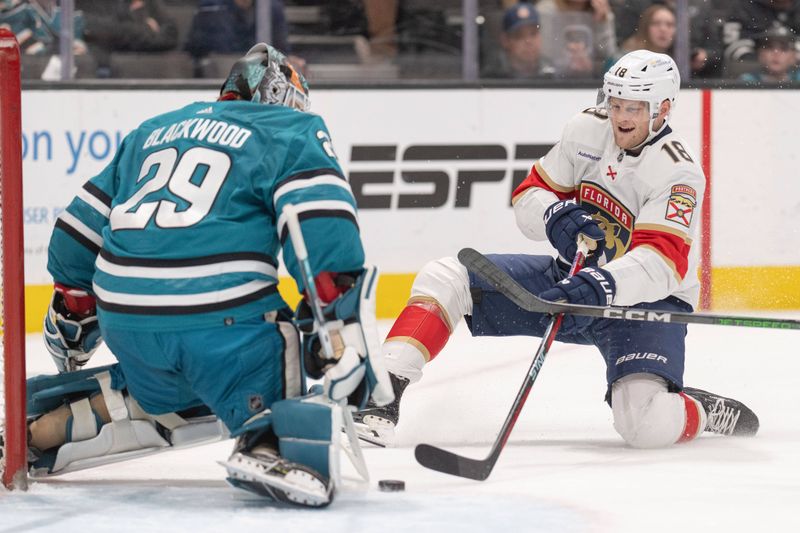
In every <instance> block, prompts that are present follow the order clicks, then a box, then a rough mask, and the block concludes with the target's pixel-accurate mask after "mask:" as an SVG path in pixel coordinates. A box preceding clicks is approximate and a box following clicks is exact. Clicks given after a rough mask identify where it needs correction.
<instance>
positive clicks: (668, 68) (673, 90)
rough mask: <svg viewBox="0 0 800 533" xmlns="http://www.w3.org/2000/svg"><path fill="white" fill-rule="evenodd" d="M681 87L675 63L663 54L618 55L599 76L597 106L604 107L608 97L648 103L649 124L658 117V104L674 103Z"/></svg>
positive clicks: (637, 52)
mask: <svg viewBox="0 0 800 533" xmlns="http://www.w3.org/2000/svg"><path fill="white" fill-rule="evenodd" d="M680 88H681V75H680V73H679V72H678V66H677V65H676V64H675V61H673V59H672V58H671V57H669V56H668V55H666V54H658V53H656V52H651V51H649V50H634V51H633V52H629V53H627V54H625V55H624V56H622V57H621V58H620V59H619V61H617V62H616V63H614V66H612V67H611V69H609V71H608V72H606V74H605V75H604V76H603V88H602V89H601V94H600V95H599V98H598V104H605V105H607V103H608V99H609V98H610V97H612V96H613V97H616V98H623V99H625V100H639V101H644V102H648V103H649V104H650V121H651V131H652V120H653V119H654V118H656V117H657V116H658V110H659V108H660V107H661V102H663V101H664V100H669V101H670V102H671V104H672V107H671V109H675V100H676V99H677V98H678V91H679V90H680Z"/></svg>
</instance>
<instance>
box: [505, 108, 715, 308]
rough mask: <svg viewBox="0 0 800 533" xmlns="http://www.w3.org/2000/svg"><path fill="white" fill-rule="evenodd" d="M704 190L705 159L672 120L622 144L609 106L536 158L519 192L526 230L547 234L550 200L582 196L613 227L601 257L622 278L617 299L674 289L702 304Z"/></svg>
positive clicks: (584, 117)
mask: <svg viewBox="0 0 800 533" xmlns="http://www.w3.org/2000/svg"><path fill="white" fill-rule="evenodd" d="M704 191H705V178H704V175H703V171H702V169H701V168H700V166H699V165H698V163H697V158H696V157H695V156H694V155H693V154H692V153H691V152H690V150H689V148H688V146H687V143H686V142H685V141H684V140H683V139H682V138H681V137H679V136H677V135H676V134H675V133H674V132H673V131H672V129H671V128H670V127H669V126H667V127H665V128H664V129H663V130H662V131H661V132H660V133H659V134H658V135H656V136H655V137H654V138H652V139H651V140H650V141H649V142H647V143H646V144H645V146H644V147H643V148H641V149H640V150H637V151H630V150H622V149H620V148H619V147H618V146H617V145H616V143H615V142H614V134H613V131H612V130H611V127H610V120H609V119H608V118H607V116H606V115H605V113H604V112H602V111H599V110H595V109H588V110H586V111H584V112H583V113H580V114H579V115H577V116H575V117H574V118H573V119H572V120H570V121H569V123H568V124H567V126H566V127H565V128H564V132H563V134H562V137H561V140H560V141H559V142H558V143H557V144H556V145H555V146H553V148H552V149H551V150H550V151H549V152H548V153H547V154H546V155H545V156H544V157H543V158H542V159H540V160H539V161H537V162H536V163H535V164H534V166H533V169H532V170H531V173H530V175H529V176H528V178H527V179H526V180H525V181H524V182H523V183H522V185H520V187H519V188H518V189H517V190H516V191H515V193H514V208H515V213H516V216H517V221H518V224H519V226H520V228H521V229H522V230H523V232H524V233H526V234H527V235H528V236H529V237H531V238H535V239H537V240H541V239H543V238H545V237H544V222H543V221H542V214H543V212H544V210H545V209H546V207H547V206H548V205H549V204H550V203H552V202H554V201H557V200H558V199H562V200H563V199H567V198H574V199H576V200H577V201H578V202H579V203H580V204H581V206H582V207H583V208H584V209H586V210H587V211H589V212H590V213H591V214H592V216H593V217H594V218H595V220H596V221H597V222H598V223H599V225H600V227H601V228H602V229H603V231H604V232H605V234H606V239H605V240H606V244H605V249H604V250H603V251H602V252H603V253H602V256H601V257H600V262H599V264H600V266H602V267H603V268H605V269H606V270H608V271H609V272H611V274H612V276H613V277H614V280H615V281H616V284H617V295H616V297H615V300H614V303H615V304H617V305H633V304H637V303H640V302H653V301H657V300H660V299H663V298H665V297H667V296H670V295H672V296H675V297H677V298H680V299H681V300H683V301H685V302H688V303H690V304H691V305H693V306H696V304H697V299H698V296H699V282H698V279H697V258H698V256H699V254H698V252H697V250H696V248H697V247H694V248H695V249H694V251H693V247H692V243H693V242H694V241H695V240H696V239H697V236H698V231H699V230H698V228H699V225H700V216H699V214H698V211H699V207H700V205H701V203H702V200H703V194H704ZM564 259H566V260H568V261H570V260H571V258H564Z"/></svg>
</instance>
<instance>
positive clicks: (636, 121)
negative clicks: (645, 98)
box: [608, 97, 650, 150]
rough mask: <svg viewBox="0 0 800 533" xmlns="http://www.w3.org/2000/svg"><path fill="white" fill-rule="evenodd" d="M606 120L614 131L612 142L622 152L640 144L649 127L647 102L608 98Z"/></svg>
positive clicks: (645, 136)
mask: <svg viewBox="0 0 800 533" xmlns="http://www.w3.org/2000/svg"><path fill="white" fill-rule="evenodd" d="M608 118H609V119H610V120H611V128H612V129H613V130H614V142H616V143H617V146H619V147H620V148H622V149H624V150H630V149H631V148H635V147H636V146H638V145H640V144H642V143H643V142H644V140H645V139H646V138H647V133H648V132H647V129H648V128H649V127H650V117H649V115H648V105H647V102H638V101H635V100H623V99H622V98H613V97H612V98H609V100H608Z"/></svg>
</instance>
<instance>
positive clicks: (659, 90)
mask: <svg viewBox="0 0 800 533" xmlns="http://www.w3.org/2000/svg"><path fill="white" fill-rule="evenodd" d="M679 88H680V75H679V73H678V69H677V67H676V65H675V62H674V61H673V60H672V59H671V58H670V57H669V56H667V55H664V54H656V53H653V52H649V51H646V50H639V51H634V52H631V53H629V54H627V55H625V56H624V57H622V58H621V59H620V60H619V61H618V62H617V63H616V64H615V65H614V66H613V67H612V68H611V69H610V70H609V71H608V73H606V74H605V76H604V79H603V87H602V91H601V97H600V98H599V102H598V106H597V107H594V108H590V109H586V110H585V111H583V112H582V113H579V114H577V115H576V116H574V117H573V118H572V119H571V120H569V122H568V123H567V125H566V127H565V128H564V131H563V134H562V136H561V139H560V141H559V142H558V143H557V144H556V145H555V146H554V147H553V148H552V149H551V150H550V151H549V152H548V153H547V154H546V155H545V156H544V157H543V158H542V159H540V160H539V161H537V162H536V163H535V164H534V166H533V168H532V169H531V172H530V174H529V176H528V177H527V179H526V180H525V181H524V182H523V183H522V184H521V185H520V186H519V187H518V188H517V189H516V190H515V191H514V194H513V199H512V203H513V206H514V213H515V216H516V221H517V225H518V226H519V229H520V230H521V231H522V232H523V234H524V235H526V236H527V237H529V238H530V239H532V240H535V241H542V240H545V239H548V240H549V241H550V243H552V245H553V246H554V247H555V249H556V250H557V251H558V258H557V259H554V258H552V257H550V256H533V255H490V256H489V258H490V259H491V260H492V261H493V262H494V263H495V264H496V265H498V266H499V267H501V268H502V269H503V270H505V271H507V272H508V273H509V274H510V275H511V276H512V277H513V278H514V279H516V280H517V281H518V282H519V283H520V284H522V285H523V286H524V287H525V288H526V289H528V290H529V291H530V292H533V293H534V294H539V295H540V296H541V297H542V298H544V299H547V300H554V301H555V300H561V301H567V302H569V303H573V304H588V305H611V304H616V305H622V306H636V307H640V308H644V309H647V308H650V309H663V310H672V311H684V312H685V311H692V310H693V308H694V307H695V306H696V305H697V300H698V295H699V282H698V279H697V274H696V271H697V255H698V254H697V253H696V250H695V249H694V248H693V246H692V244H693V242H695V241H696V239H697V234H698V225H699V219H700V217H699V215H698V214H697V212H698V209H699V207H700V205H701V203H702V199H703V194H704V191H705V178H704V175H703V172H702V169H701V168H700V166H699V165H698V164H697V160H696V158H695V156H694V155H692V154H691V152H690V151H689V149H688V145H687V143H686V142H685V141H684V140H683V138H681V137H680V136H678V135H677V134H676V133H675V132H674V131H673V130H672V129H671V127H670V125H669V118H670V116H671V114H672V111H673V110H674V109H675V105H676V100H677V96H678V91H679ZM579 236H582V237H583V238H588V239H589V240H590V241H594V242H596V243H597V248H595V250H594V251H593V252H592V253H591V255H590V256H589V258H588V259H587V267H588V268H584V269H583V270H582V271H580V272H579V273H578V274H576V275H575V276H573V277H572V278H568V279H565V277H566V275H567V271H568V267H569V263H570V262H572V260H573V258H574V256H575V253H576V250H577V244H576V242H577V239H578V237H579ZM461 316H464V317H465V318H466V320H467V324H468V326H469V328H470V331H471V332H472V334H473V335H476V336H477V335H481V336H483V335H486V336H504V335H532V336H542V334H543V333H544V330H545V327H546V323H547V320H548V317H547V316H544V315H541V314H538V313H530V312H526V311H523V310H522V309H520V308H519V307H517V306H516V305H515V304H513V303H512V302H511V301H509V300H508V299H507V298H506V297H505V296H504V295H502V294H500V293H498V292H497V291H496V290H495V289H493V288H492V287H491V286H489V285H487V284H486V283H484V282H483V281H482V280H481V279H479V278H477V277H476V276H474V275H473V274H472V273H469V272H468V271H467V270H466V268H465V267H464V266H462V265H461V264H460V263H459V262H458V261H457V260H456V259H455V258H450V257H447V258H443V259H439V260H436V261H432V262H430V263H428V264H427V265H425V267H424V268H423V269H422V271H421V272H420V273H419V274H418V275H417V277H416V279H415V281H414V284H413V287H412V290H411V298H410V300H409V302H408V304H407V306H406V308H405V309H404V310H403V311H402V312H401V314H400V316H399V317H398V319H397V321H396V322H395V324H394V326H393V327H392V329H391V331H390V332H389V335H388V338H387V339H386V341H385V343H384V347H383V352H384V355H385V357H386V361H387V365H388V367H389V370H390V374H391V377H392V381H393V386H394V389H395V402H394V403H392V404H390V405H388V406H385V407H377V406H372V407H371V408H368V409H366V410H364V411H362V412H361V413H360V414H359V417H358V419H359V421H360V422H361V424H362V426H361V430H362V432H363V433H364V435H365V437H366V438H368V439H373V440H378V441H380V442H387V441H390V440H391V438H392V434H393V430H394V426H395V425H396V424H397V422H398V418H399V407H400V404H399V401H400V397H401V395H402V394H403V392H404V389H405V388H406V386H407V385H409V384H410V383H414V382H416V381H418V380H419V379H420V378H421V377H422V371H423V368H424V366H425V365H426V364H427V363H428V362H430V361H431V360H432V359H433V358H435V357H436V355H437V354H438V353H439V352H440V351H441V350H442V348H443V347H444V346H445V343H446V342H447V340H448V338H449V336H450V334H451V333H452V332H453V329H454V327H455V325H456V323H457V322H458V320H459V319H460V317H461ZM685 336H686V326H685V325H680V324H664V323H652V322H631V321H613V320H610V319H591V318H584V317H572V316H569V315H567V316H565V320H564V322H563V324H562V326H561V329H560V330H559V333H558V335H557V337H556V340H559V341H562V342H571V343H577V344H593V345H595V346H597V348H598V349H599V351H600V353H601V354H602V356H603V357H604V359H605V362H606V368H607V372H606V378H607V382H608V394H607V398H606V399H607V401H608V402H609V403H610V405H611V408H612V411H613V415H614V427H615V429H616V430H617V432H618V433H619V434H620V436H621V437H622V438H623V439H624V440H625V442H626V443H628V444H629V445H630V446H633V447H638V448H654V447H663V446H668V445H671V444H674V443H677V442H686V441H690V440H693V439H694V438H696V437H698V436H699V435H700V434H701V433H702V432H703V431H704V430H705V431H710V432H714V433H720V434H725V435H753V434H755V433H756V431H757V430H758V418H757V417H756V416H755V414H754V413H753V412H752V411H751V410H750V409H748V408H747V407H745V406H744V405H743V404H741V403H740V402H737V401H735V400H732V399H730V398H725V397H722V396H718V395H715V394H710V393H708V392H705V391H702V390H699V389H691V388H688V387H684V385H683V370H684V351H685V345H684V339H685ZM451 357H454V358H456V357H457V356H456V355H455V354H454V355H452V356H451ZM455 364H457V362H456V363H455Z"/></svg>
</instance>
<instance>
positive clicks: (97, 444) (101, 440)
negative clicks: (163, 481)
mask: <svg viewBox="0 0 800 533" xmlns="http://www.w3.org/2000/svg"><path fill="white" fill-rule="evenodd" d="M96 377H97V381H98V382H99V383H100V389H101V390H102V393H103V400H104V401H105V403H106V407H107V408H108V412H109V414H110V416H111V422H110V423H108V424H104V425H103V426H102V427H101V428H100V432H99V433H97V430H96V429H95V430H94V431H89V429H90V427H91V426H92V425H94V424H95V415H94V413H93V412H92V410H91V407H89V401H88V399H87V400H80V401H78V402H75V403H74V404H72V405H70V409H71V410H72V414H73V423H72V428H73V429H72V433H71V439H72V442H67V443H66V444H63V445H62V446H61V447H59V449H58V452H57V454H56V459H55V462H54V464H53V466H52V468H50V469H47V468H40V469H32V470H31V475H32V476H34V477H44V476H53V475H60V474H65V473H67V472H74V471H76V470H84V469H86V468H93V467H96V466H100V465H105V464H110V463H116V462H119V461H125V460H128V459H133V458H136V457H141V456H144V455H151V454H153V453H158V452H161V451H165V450H173V449H178V448H186V447H190V446H197V445H199V444H205V443H209V442H216V441H219V440H223V439H225V438H228V435H229V433H228V431H227V429H226V428H225V426H224V424H223V423H222V422H221V421H220V420H218V419H217V418H216V417H215V416H205V417H197V418H192V419H189V420H187V419H183V418H182V417H180V416H179V415H177V414H175V413H168V414H166V415H157V416H150V415H148V414H147V413H145V412H144V411H143V410H142V408H141V407H140V406H139V404H138V403H137V402H136V401H135V400H134V399H133V398H131V397H130V396H128V395H127V394H123V393H122V392H121V391H117V390H113V389H111V377H110V374H109V373H108V372H102V373H99V374H97V376H96ZM87 408H88V409H87ZM156 421H158V422H159V423H160V424H161V425H163V426H165V427H167V428H168V429H169V430H170V440H169V441H168V440H166V439H165V438H164V437H162V436H161V434H159V432H158V431H157V429H156Z"/></svg>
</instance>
